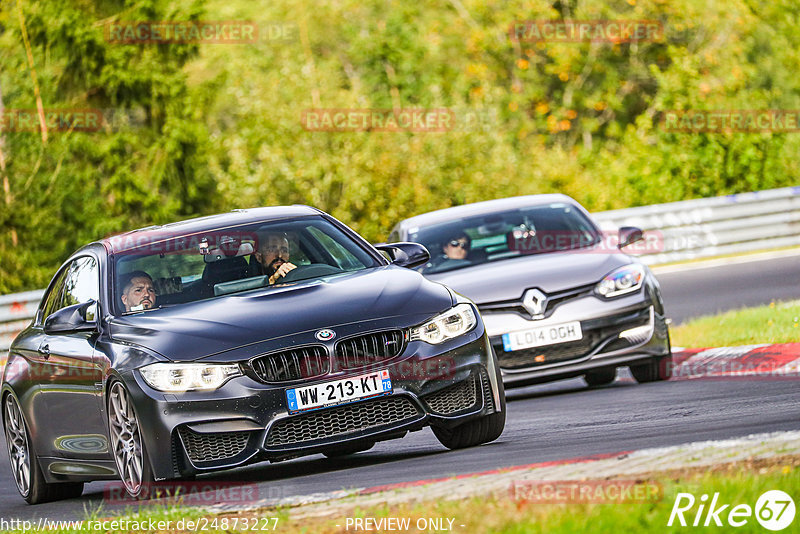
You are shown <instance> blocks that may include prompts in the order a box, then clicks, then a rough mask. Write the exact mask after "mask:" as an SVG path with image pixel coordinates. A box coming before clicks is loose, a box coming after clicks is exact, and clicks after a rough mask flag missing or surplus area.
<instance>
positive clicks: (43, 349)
mask: <svg viewBox="0 0 800 534" xmlns="http://www.w3.org/2000/svg"><path fill="white" fill-rule="evenodd" d="M39 353H40V354H41V355H42V356H44V359H45V360H46V359H48V358H49V357H50V345H42V346H41V347H39Z"/></svg>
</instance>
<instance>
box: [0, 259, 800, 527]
mask: <svg viewBox="0 0 800 534" xmlns="http://www.w3.org/2000/svg"><path fill="white" fill-rule="evenodd" d="M658 278H659V280H660V281H661V286H662V290H663V293H664V299H665V301H666V307H667V312H668V314H669V315H670V316H671V317H672V318H673V320H674V321H675V322H676V323H680V322H683V321H685V320H686V319H688V318H690V317H693V316H698V315H705V314H711V313H716V312H718V311H723V310H727V309H734V308H740V307H744V306H753V305H757V304H764V303H769V302H770V301H773V300H793V299H800V258H798V257H790V258H778V259H770V260H764V261H757V262H748V263H740V264H735V265H727V266H722V267H714V268H704V269H693V270H687V271H681V272H670V273H664V274H661V275H659V276H658ZM619 375H620V377H621V378H620V379H618V380H617V381H616V382H614V383H613V384H612V385H610V386H606V387H602V388H595V389H589V388H587V387H586V386H585V384H584V382H583V380H582V379H572V380H564V381H560V382H555V383H551V384H545V385H541V386H533V387H528V388H523V389H514V390H509V392H508V398H509V403H508V419H507V423H506V429H505V432H504V433H503V435H502V436H501V437H500V438H499V439H498V440H497V441H495V442H493V443H490V444H487V445H483V446H480V447H473V448H471V449H466V450H461V451H448V450H447V449H445V448H444V447H442V446H441V445H440V444H439V442H438V441H437V440H436V438H435V437H434V436H433V433H432V432H431V431H430V430H429V429H425V430H422V431H420V432H415V433H412V434H409V435H407V436H406V437H405V438H403V439H401V440H394V441H388V442H383V443H379V444H378V445H376V446H375V447H374V448H373V449H372V450H370V451H368V452H364V453H360V454H357V455H354V456H351V457H348V458H339V459H327V458H325V457H323V456H321V455H315V456H309V457H306V458H300V459H296V460H292V461H289V462H283V463H276V464H269V463H262V464H256V465H252V466H249V467H245V468H240V469H236V470H231V471H226V472H222V473H217V474H214V475H207V476H204V477H201V478H199V479H198V481H208V482H212V481H215V482H231V481H246V482H250V483H257V484H258V485H259V493H260V496H261V497H262V498H270V499H277V498H284V497H290V496H299V495H308V494H312V493H317V492H327V491H336V490H340V489H343V488H353V487H369V486H377V485H383V484H394V483H401V482H412V481H416V480H422V479H430V478H437V477H446V476H450V475H456V474H464V473H472V472H477V471H486V470H491V469H497V468H502V467H510V466H514V465H522V464H529V463H536V462H543V461H554V460H564V459H570V458H577V457H584V456H590V455H594V454H602V453H614V452H621V451H629V450H634V449H641V448H647V447H660V446H668V445H679V444H682V443H688V442H692V441H698V440H710V439H725V438H732V437H739V436H744V435H748V434H753V433H761V432H774V431H780V430H798V429H800V398H799V397H798V396H797V386H798V384H797V382H796V381H794V380H784V381H767V380H747V381H744V380H735V381H734V380H731V381H725V380H708V381H706V380H691V381H673V382H662V383H652V384H635V383H634V382H633V381H632V380H630V379H629V378H627V377H629V376H630V375H629V374H628V373H627V372H626V371H624V370H621V371H620V373H619ZM0 440H2V438H0ZM2 447H3V449H5V443H3V444H2ZM0 454H1V455H2V456H6V453H5V451H3V452H2V453H0ZM105 485H106V483H105V482H95V483H92V484H88V485H87V486H86V489H85V490H84V493H83V496H82V497H81V498H78V499H72V500H68V501H62V502H56V503H47V504H42V505H38V506H28V505H26V504H25V502H24V501H23V500H22V499H21V498H20V497H19V495H18V493H17V491H16V488H15V487H14V482H13V479H12V478H11V474H10V472H9V465H8V460H7V459H6V458H0V518H4V519H11V518H15V519H38V518H40V517H44V518H47V519H81V518H83V517H85V510H95V509H97V508H98V507H100V506H101V505H102V506H103V509H102V511H101V512H100V514H101V517H104V516H108V515H113V514H115V513H119V512H121V511H123V510H122V508H120V507H116V506H109V505H108V504H106V505H103V489H104V487H105Z"/></svg>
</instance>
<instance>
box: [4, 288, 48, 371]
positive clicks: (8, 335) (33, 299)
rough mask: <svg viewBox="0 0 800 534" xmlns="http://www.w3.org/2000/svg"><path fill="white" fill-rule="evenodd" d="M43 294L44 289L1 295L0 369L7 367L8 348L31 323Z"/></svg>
mask: <svg viewBox="0 0 800 534" xmlns="http://www.w3.org/2000/svg"><path fill="white" fill-rule="evenodd" d="M43 294H44V290H43V289H37V290H35V291H26V292H25V293H14V294H13V295H0V369H2V367H3V365H5V361H6V352H7V351H8V347H9V346H10V345H11V342H12V341H14V338H15V337H17V334H18V333H19V332H20V330H22V329H23V328H25V327H26V326H28V324H29V323H30V322H31V319H32V318H33V315H34V314H35V313H36V308H38V307H39V301H40V300H41V298H42V295H43Z"/></svg>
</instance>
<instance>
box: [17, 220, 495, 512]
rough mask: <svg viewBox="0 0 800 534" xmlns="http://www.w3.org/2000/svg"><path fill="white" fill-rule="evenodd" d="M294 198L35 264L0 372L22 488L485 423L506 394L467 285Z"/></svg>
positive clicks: (215, 465) (51, 491)
mask: <svg viewBox="0 0 800 534" xmlns="http://www.w3.org/2000/svg"><path fill="white" fill-rule="evenodd" d="M428 259H429V255H428V253H427V251H426V250H425V248H424V247H422V246H421V245H418V244H413V243H395V244H390V245H380V246H378V247H373V246H372V245H370V244H369V243H367V242H366V241H365V240H364V239H362V238H361V237H360V236H359V235H357V234H356V233H355V232H353V231H352V230H351V229H349V228H348V227H347V226H345V225H344V224H342V223H341V222H339V221H337V220H336V219H334V218H333V217H331V216H329V215H327V214H325V213H323V212H321V211H319V210H316V209H313V208H310V207H305V206H293V207H273V208H258V209H251V210H236V211H234V212H231V213H228V214H224V215H217V216H212V217H205V218H200V219H193V220H189V221H184V222H180V223H175V224H169V225H165V226H158V227H150V228H145V229H142V230H138V231H134V232H130V233H127V234H123V235H120V236H115V237H112V238H108V239H105V240H102V241H98V242H95V243H92V244H89V245H87V246H85V247H83V248H82V249H80V250H78V251H77V252H75V253H74V254H73V255H72V256H71V257H70V258H69V259H68V260H67V261H66V263H65V264H64V265H63V266H62V267H61V269H60V270H59V271H58V272H57V274H56V275H55V277H54V278H53V280H52V282H51V283H50V286H49V287H48V289H47V291H46V292H45V294H44V297H43V298H42V302H41V304H40V306H39V308H38V311H37V313H36V316H35V318H34V320H33V322H32V323H31V324H30V326H29V327H28V328H26V329H25V330H24V331H23V332H22V333H20V335H19V336H18V337H17V338H16V340H15V341H14V342H13V344H12V346H11V348H10V351H9V357H8V364H7V366H6V368H5V372H4V375H3V382H2V415H3V424H4V428H5V435H6V441H7V444H8V452H9V457H10V460H11V466H12V473H13V475H14V480H15V483H16V485H17V488H18V490H19V492H20V494H21V495H22V497H23V498H24V499H25V500H26V501H27V502H29V503H31V504H33V503H39V502H44V501H48V500H54V499H58V498H66V497H73V496H77V495H80V493H81V491H82V489H83V483H84V482H85V481H91V480H101V479H112V480H113V479H121V480H122V483H123V484H124V486H125V489H126V491H127V492H128V493H129V494H130V495H131V496H132V497H141V496H144V495H145V494H146V491H145V489H146V488H147V485H148V484H149V483H151V482H154V481H161V480H168V479H178V478H185V477H191V476H194V475H195V474H198V473H203V472H207V471H211V470H217V469H224V468H230V467H234V466H241V465H244V464H247V463H251V462H257V461H263V460H270V461H279V460H284V459H289V458H294V457H297V456H302V455H308V454H315V453H322V454H325V455H327V456H337V455H344V454H351V453H355V452H359V451H363V450H367V449H369V448H370V447H372V446H373V445H374V444H375V442H377V441H380V440H386V439H393V438H400V437H402V436H403V435H405V434H406V433H407V432H409V431H415V430H420V429H421V428H423V427H425V426H430V427H431V428H432V430H433V432H434V434H435V435H436V437H437V438H438V439H439V441H441V443H442V444H443V445H444V446H446V447H448V448H460V447H467V446H472V445H477V444H480V443H485V442H488V441H492V440H494V439H496V438H497V437H498V436H499V435H500V434H501V432H502V431H503V427H504V424H505V396H504V392H503V386H502V380H501V378H500V372H499V368H498V365H497V362H496V359H495V355H494V352H493V348H492V346H491V344H490V342H489V338H488V336H487V334H486V331H485V329H484V326H483V323H482V321H481V317H480V315H479V313H478V311H477V308H476V307H475V305H474V304H473V303H472V302H471V301H470V300H467V299H466V298H464V297H462V296H460V295H458V294H456V293H454V292H453V291H451V290H450V289H449V288H447V287H446V286H444V285H442V284H439V283H436V282H432V281H430V280H427V279H426V278H424V277H423V276H422V275H421V274H419V273H418V272H416V271H414V270H412V269H410V267H415V266H419V265H422V264H424V263H425V262H426V261H427V260H428Z"/></svg>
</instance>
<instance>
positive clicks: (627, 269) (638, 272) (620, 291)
mask: <svg viewBox="0 0 800 534" xmlns="http://www.w3.org/2000/svg"><path fill="white" fill-rule="evenodd" d="M644 272H645V271H644V266H642V265H640V264H638V263H631V264H630V265H626V266H624V267H620V268H619V269H616V270H614V271H611V272H610V273H608V274H607V275H606V276H605V278H603V279H602V280H601V281H600V283H598V284H597V286H596V288H595V290H596V291H597V293H598V294H599V295H601V296H603V297H605V298H611V297H617V296H619V295H625V294H626V293H633V292H634V291H636V290H638V289H639V288H640V287H642V283H643V282H644Z"/></svg>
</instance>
